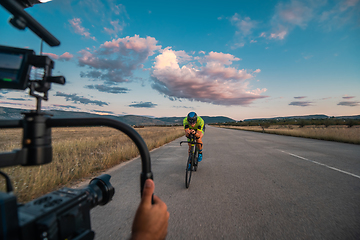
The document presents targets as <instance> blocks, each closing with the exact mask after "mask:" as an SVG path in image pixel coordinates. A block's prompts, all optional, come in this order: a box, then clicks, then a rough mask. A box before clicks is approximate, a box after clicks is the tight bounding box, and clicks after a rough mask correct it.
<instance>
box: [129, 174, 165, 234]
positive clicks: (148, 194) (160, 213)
mask: <svg viewBox="0 0 360 240" xmlns="http://www.w3.org/2000/svg"><path fill="white" fill-rule="evenodd" d="M154 189H155V184H154V182H153V180H151V179H147V180H146V182H145V186H144V191H143V195H142V198H141V202H140V205H139V207H138V209H137V211H136V215H135V218H134V222H133V225H132V235H131V240H138V239H140V240H143V239H146V240H163V239H165V237H166V235H167V227H168V221H169V216H170V214H169V212H168V211H167V206H166V204H165V203H164V202H163V201H161V199H160V198H159V197H157V196H155V195H154V204H151V198H152V195H153V193H154Z"/></svg>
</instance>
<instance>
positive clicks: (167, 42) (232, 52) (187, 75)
mask: <svg viewBox="0 0 360 240" xmlns="http://www.w3.org/2000/svg"><path fill="white" fill-rule="evenodd" d="M26 11H27V12H28V13H29V14H30V15H31V16H33V17H34V18H35V19H36V20H37V21H38V22H39V23H40V24H41V25H43V26H44V27H45V28H46V29H47V30H48V31H49V32H50V33H52V34H53V35H54V36H55V37H56V38H57V39H59V40H60V42H61V44H60V46H57V47H50V46H49V45H47V44H46V43H44V45H43V54H46V55H48V56H49V57H51V58H52V59H53V60H54V62H55V68H54V69H53V75H54V76H58V75H62V76H64V77H65V78H66V84H65V85H57V84H52V88H51V90H50V91H49V100H48V101H43V103H42V106H43V108H42V109H43V110H50V109H52V110H65V111H80V112H90V113H96V114H101V115H117V116H120V115H130V114H131V115H142V116H149V117H174V116H176V117H182V116H184V117H185V116H186V115H187V113H188V112H190V111H195V112H196V113H197V114H198V115H200V116H226V117H230V118H232V119H234V120H244V119H251V118H273V117H283V116H302V115H310V114H326V115H328V116H351V115H360V0H334V1H332V0H301V1H300V0H284V1H281V0H280V1H278V0H267V1H264V0H251V1H250V0H238V1H230V0H225V1H209V0H207V1H202V0H199V1H180V2H179V1H168V0H167V1H134V0H131V1H116V0H61V1H60V0H53V1H50V2H47V3H43V4H36V5H34V6H33V7H31V8H27V9H26ZM10 17H11V14H10V13H9V12H7V11H6V10H5V9H4V8H2V7H0V45H5V46H13V47H20V48H30V49H33V50H34V51H35V52H36V53H37V54H39V53H40V45H41V43H40V38H39V37H38V36H36V35H35V34H34V33H33V32H31V30H29V29H26V30H23V31H21V30H18V29H16V28H14V27H13V26H12V25H11V24H9V23H8V20H9V18H10ZM0 106H1V107H13V108H24V109H34V108H35V106H36V102H35V99H34V98H33V97H30V96H28V92H27V91H13V90H11V91H10V90H7V89H2V90H0Z"/></svg>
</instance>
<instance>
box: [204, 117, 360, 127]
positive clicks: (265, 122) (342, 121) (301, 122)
mask: <svg viewBox="0 0 360 240" xmlns="http://www.w3.org/2000/svg"><path fill="white" fill-rule="evenodd" d="M210 125H212V124H210ZM213 125H219V123H215V124H213ZM220 125H225V126H261V127H263V128H268V127H270V126H271V125H298V126H299V127H304V126H306V125H316V126H320V125H322V126H325V127H328V126H331V125H346V126H348V127H353V126H355V125H360V119H350V118H335V117H330V118H326V119H296V118H291V119H256V120H245V121H237V122H226V123H221V124H220Z"/></svg>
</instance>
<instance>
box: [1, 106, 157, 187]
mask: <svg viewBox="0 0 360 240" xmlns="http://www.w3.org/2000/svg"><path fill="white" fill-rule="evenodd" d="M85 126H107V127H112V128H115V129H117V130H119V131H121V132H123V133H125V134H126V135H127V136H129V137H130V139H131V140H132V141H133V142H134V143H135V145H136V147H137V148H138V150H139V152H140V156H141V163H142V172H141V174H140V191H141V192H140V193H141V194H142V192H143V189H144V184H145V181H146V179H149V178H150V179H153V173H152V172H151V159H150V152H149V150H148V148H147V146H146V143H145V142H144V140H143V138H142V137H141V136H140V134H139V133H138V132H137V131H136V130H135V129H133V128H132V127H131V126H129V125H127V124H125V123H123V122H120V121H117V120H114V119H110V118H106V117H98V118H50V117H49V116H46V115H45V114H42V113H40V114H39V113H38V112H34V111H31V112H29V113H25V117H24V119H23V120H0V128H23V129H24V135H23V148H22V149H20V150H14V151H13V152H8V153H0V168H2V167H8V166H15V165H23V166H29V165H41V164H45V163H49V162H51V161H52V147H51V128H52V127H85Z"/></svg>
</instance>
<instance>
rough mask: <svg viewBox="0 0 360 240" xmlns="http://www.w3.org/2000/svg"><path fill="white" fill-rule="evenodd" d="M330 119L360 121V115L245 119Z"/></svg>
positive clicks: (256, 119) (255, 119)
mask: <svg viewBox="0 0 360 240" xmlns="http://www.w3.org/2000/svg"><path fill="white" fill-rule="evenodd" d="M328 118H335V119H360V115H355V116H337V117H330V116H327V115H324V114H317V115H304V116H290V117H274V118H254V119H245V120H244V121H258V120H288V119H328Z"/></svg>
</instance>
